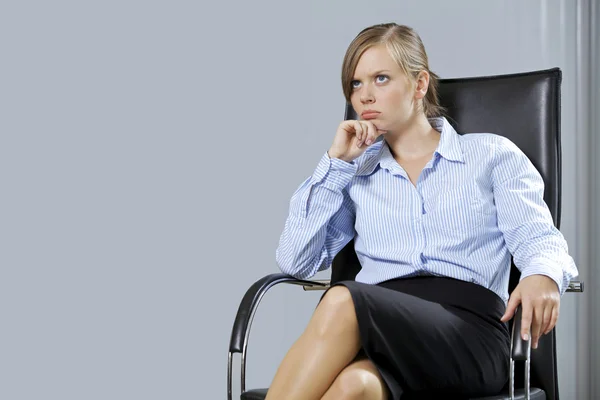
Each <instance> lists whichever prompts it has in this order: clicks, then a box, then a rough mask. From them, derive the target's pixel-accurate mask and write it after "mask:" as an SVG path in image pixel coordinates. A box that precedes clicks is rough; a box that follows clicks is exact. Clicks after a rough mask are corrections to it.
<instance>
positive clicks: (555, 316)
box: [546, 306, 560, 333]
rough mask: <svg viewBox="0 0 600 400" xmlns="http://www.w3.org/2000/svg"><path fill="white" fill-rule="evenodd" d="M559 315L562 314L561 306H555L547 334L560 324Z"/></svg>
mask: <svg viewBox="0 0 600 400" xmlns="http://www.w3.org/2000/svg"><path fill="white" fill-rule="evenodd" d="M559 314H560V312H559V306H554V308H553V309H552V317H550V326H549V327H548V329H547V330H546V333H549V332H550V331H551V330H552V329H554V327H555V326H556V323H557V322H558V315H559Z"/></svg>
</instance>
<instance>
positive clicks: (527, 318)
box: [521, 302, 533, 340]
mask: <svg viewBox="0 0 600 400" xmlns="http://www.w3.org/2000/svg"><path fill="white" fill-rule="evenodd" d="M522 306H523V315H522V317H521V337H522V338H523V340H529V339H530V338H531V319H532V317H533V307H532V306H531V304H530V303H529V302H523V303H522Z"/></svg>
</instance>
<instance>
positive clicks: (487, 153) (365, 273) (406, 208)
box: [276, 118, 577, 302]
mask: <svg viewBox="0 0 600 400" xmlns="http://www.w3.org/2000/svg"><path fill="white" fill-rule="evenodd" d="M430 123H431V124H432V126H433V127H434V128H435V129H436V130H437V131H439V132H440V133H441V135H440V142H439V144H438V147H437V149H436V151H435V152H434V154H433V156H432V159H431V160H430V161H429V162H428V163H427V165H426V166H425V168H424V169H423V171H422V172H421V175H420V177H419V179H418V181H417V184H416V186H415V185H413V184H412V183H411V182H410V180H409V179H408V175H407V174H406V172H405V171H404V169H403V168H402V167H401V166H400V165H399V164H398V162H397V161H396V160H395V159H394V157H393V156H392V153H391V152H390V149H389V147H388V145H387V143H386V141H385V140H380V141H378V142H376V143H374V144H373V145H371V146H370V147H369V148H368V149H367V150H366V151H365V152H364V153H363V154H362V155H361V156H360V157H358V158H357V159H356V160H354V161H352V162H351V163H347V162H345V161H342V160H340V159H336V158H329V156H328V154H327V153H325V155H323V157H322V159H321V161H320V162H319V164H318V166H317V168H316V170H315V172H314V173H313V175H312V176H311V177H309V178H308V179H307V180H305V181H304V182H303V183H302V184H301V185H300V187H299V188H298V189H297V190H296V191H295V192H294V194H293V196H292V199H291V202H290V210H289V215H288V217H287V220H286V222H285V227H284V230H283V233H282V235H281V238H280V241H279V246H278V248H277V251H276V260H277V263H278V265H279V268H280V269H281V271H282V272H284V273H286V274H289V275H292V276H294V277H296V278H300V279H307V278H310V277H311V276H313V275H314V274H316V273H317V272H318V271H321V270H325V269H327V268H329V267H330V266H331V263H332V261H333V258H334V257H335V255H336V254H337V253H338V252H339V251H340V250H341V249H342V248H343V247H344V246H345V245H346V244H347V243H348V242H349V241H350V240H351V239H352V238H354V239H355V244H354V246H355V250H356V254H357V256H358V260H359V261H360V264H361V266H362V269H361V271H360V272H359V273H358V275H357V276H356V281H358V282H364V283H368V284H376V283H379V282H382V281H385V280H388V279H394V278H399V277H410V276H416V275H423V274H427V275H436V276H446V277H451V278H455V279H460V280H464V281H468V282H474V283H477V284H479V285H482V286H484V287H486V288H488V289H490V290H492V291H493V292H495V293H496V294H497V295H498V296H500V297H501V298H502V299H503V300H504V301H505V302H506V301H508V279H509V274H510V260H511V255H512V256H513V258H514V262H515V265H516V266H517V268H519V270H520V271H521V279H523V278H525V277H527V276H530V275H534V274H542V275H546V276H548V277H550V278H552V279H553V280H554V281H555V282H556V284H557V285H558V288H559V290H560V293H561V294H563V293H564V291H565V290H566V288H567V286H568V283H569V281H570V280H571V279H572V278H573V277H574V276H576V275H577V269H576V267H575V263H574V261H573V259H572V258H571V257H570V256H569V254H568V248H567V243H566V242H565V240H564V237H563V236H562V234H561V233H560V232H559V231H558V230H557V229H556V228H555V227H554V224H553V222H552V216H551V214H550V211H549V210H548V207H547V205H546V203H545V202H544V200H543V194H544V182H543V180H542V178H541V176H540V174H539V172H538V171H537V170H536V169H535V167H534V166H533V164H532V163H531V162H530V161H529V159H528V158H527V156H526V155H525V154H524V153H523V152H522V151H521V150H520V149H519V148H518V147H517V146H516V145H515V144H514V143H513V142H511V141H510V140H509V139H507V138H505V137H502V136H499V135H495V134H491V133H472V134H468V135H459V134H457V133H456V131H455V130H454V129H453V128H452V126H451V125H450V124H449V123H448V121H446V119H445V118H432V119H430Z"/></svg>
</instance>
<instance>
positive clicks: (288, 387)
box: [266, 286, 360, 400]
mask: <svg viewBox="0 0 600 400" xmlns="http://www.w3.org/2000/svg"><path fill="white" fill-rule="evenodd" d="M359 349H360V335H359V332H358V322H357V320H356V312H355V310H354V303H353V302H352V297H351V295H350V292H349V291H348V289H347V288H346V287H344V286H335V287H332V288H331V289H329V290H328V292H327V293H326V294H325V296H324V297H323V299H322V300H321V302H320V304H319V305H318V307H317V309H316V310H315V313H314V314H313V316H312V318H311V320H310V322H309V323H308V326H307V327H306V330H305V331H304V333H303V334H302V335H301V336H300V338H299V339H298V340H297V341H296V342H295V343H294V345H293V346H292V347H291V349H290V350H289V351H288V353H287V354H286V356H285V358H284V359H283V361H282V363H281V365H280V366H279V369H278V370H277V373H276V374H275V378H274V379H273V383H272V384H271V387H270V388H269V392H268V393H267V397H266V400H281V399H285V400H296V399H302V400H319V399H321V397H322V396H323V395H324V394H325V392H326V391H327V390H328V389H329V387H330V386H331V384H332V383H333V381H334V379H335V378H336V376H337V375H338V374H339V373H340V371H342V369H344V367H346V366H347V365H348V364H349V363H350V362H351V361H352V360H353V359H354V357H356V354H357V353H358V351H359Z"/></svg>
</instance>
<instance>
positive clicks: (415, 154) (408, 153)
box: [385, 113, 440, 161]
mask: <svg viewBox="0 0 600 400" xmlns="http://www.w3.org/2000/svg"><path fill="white" fill-rule="evenodd" d="M385 141H386V142H387V144H388V146H389V148H390V151H391V152H392V155H393V156H394V157H395V158H396V159H400V160H407V161H408V160H414V159H418V158H422V157H426V156H431V154H432V153H433V152H434V151H435V149H436V148H437V146H438V143H439V142H440V133H439V132H438V131H436V130H435V129H433V128H432V127H431V124H430V123H429V121H428V120H427V118H426V117H425V115H424V114H422V113H420V114H419V115H418V116H416V117H415V118H414V119H411V120H409V121H407V123H406V127H404V128H401V129H399V130H398V131H388V133H386V134H385Z"/></svg>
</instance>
